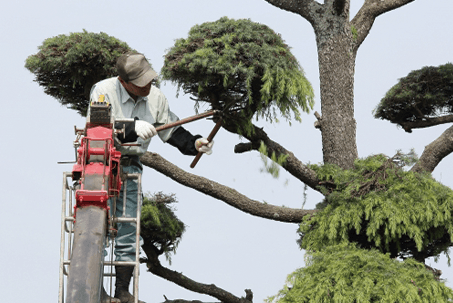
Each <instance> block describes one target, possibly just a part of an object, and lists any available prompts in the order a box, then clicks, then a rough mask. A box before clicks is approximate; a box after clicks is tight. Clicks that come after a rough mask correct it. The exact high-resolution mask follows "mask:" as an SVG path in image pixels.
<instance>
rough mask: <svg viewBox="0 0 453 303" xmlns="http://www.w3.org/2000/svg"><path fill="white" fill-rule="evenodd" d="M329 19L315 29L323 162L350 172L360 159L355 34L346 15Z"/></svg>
mask: <svg viewBox="0 0 453 303" xmlns="http://www.w3.org/2000/svg"><path fill="white" fill-rule="evenodd" d="M327 18H328V19H327ZM327 18H326V19H325V21H323V22H318V25H317V26H316V27H315V33H316V40H317V46H318V61H319V75H320V82H321V110H322V118H321V123H320V126H321V132H322V146H323V157H324V163H332V164H336V165H338V166H340V167H342V168H344V169H349V168H352V167H353V165H354V160H355V159H356V158H357V157H358V153H357V145H356V122H355V119H354V66H355V57H356V52H355V50H354V48H353V46H354V35H353V33H352V31H351V27H350V24H349V22H348V21H347V19H346V18H345V17H344V16H343V15H341V16H334V15H332V16H330V17H327Z"/></svg>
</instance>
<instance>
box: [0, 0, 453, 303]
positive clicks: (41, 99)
mask: <svg viewBox="0 0 453 303" xmlns="http://www.w3.org/2000/svg"><path fill="white" fill-rule="evenodd" d="M351 2H352V4H351V17H352V16H354V14H355V13H356V12H357V11H358V9H359V8H360V5H362V4H363V1H358V0H352V1H351ZM452 10H453V2H452V1H448V0H430V1H428V0H424V1H422V0H418V1H414V2H413V3H411V4H409V5H406V6H405V7H403V8H400V9H397V10H394V11H392V12H390V13H386V14H384V15H382V16H380V17H378V18H377V20H376V21H375V23H374V25H373V28H372V29H371V33H370V35H369V36H368V37H367V38H366V40H365V41H364V43H363V44H362V46H361V47H360V49H359V51H358V55H357V61H356V74H355V116H356V120H357V146H358V151H359V156H360V157H366V156H368V155H371V154H378V153H384V154H386V155H388V156H392V155H394V154H395V153H396V152H397V150H402V151H403V152H408V151H410V149H412V148H414V149H415V151H416V152H417V153H418V154H419V155H421V153H422V151H423V149H424V147H425V146H426V145H427V144H429V143H430V142H432V141H433V140H434V139H436V138H437V137H438V136H439V135H440V134H441V133H442V132H443V131H444V130H445V129H446V128H447V127H449V125H441V126H436V127H433V128H430V129H422V130H414V131H413V133H412V134H408V133H406V132H404V131H403V130H402V129H399V128H397V127H396V126H395V125H393V124H390V123H389V122H387V121H382V120H376V119H374V118H373V116H372V110H373V109H374V108H375V107H376V105H377V104H378V102H379V101H380V99H381V98H382V97H383V96H384V95H385V93H386V91H387V90H388V89H389V88H390V87H392V86H393V85H394V84H396V83H397V81H398V79H399V78H401V77H404V76H406V75H407V74H408V73H409V72H410V71H412V70H415V69H419V68H421V67H423V66H438V65H441V64H445V63H447V62H451V61H452V57H451V56H452V53H451V50H452V46H453V32H452V30H451V29H452V28H453V19H452V18H451V11H452ZM223 16H227V17H229V18H234V19H239V18H249V19H251V20H252V21H255V22H260V23H263V24H266V25H268V26H269V27H271V28H272V29H273V30H274V31H276V32H277V33H280V34H281V35H282V38H283V39H284V40H285V41H286V43H287V44H288V45H289V46H290V47H292V52H293V54H294V55H295V56H296V58H297V59H298V60H299V62H300V64H301V65H302V67H303V68H304V70H305V73H306V76H307V78H308V79H309V81H310V82H311V83H312V85H313V87H314V90H315V95H316V105H315V108H314V110H316V111H318V112H320V113H321V110H320V108H321V107H320V102H319V73H318V64H317V53H316V43H315V36H314V32H313V29H312V28H311V26H310V24H309V23H308V22H307V21H306V20H305V19H303V18H302V17H300V16H298V15H296V14H293V13H289V12H286V11H283V10H280V9H278V8H276V7H274V6H272V5H270V4H268V3H267V2H265V1H264V0H229V1H225V0H224V1H220V0H216V1H212V0H211V1H208V0H167V1H154V0H148V1H142V0H137V1H135V0H131V1H128V2H120V1H117V0H111V1H105V0H104V1H101V0H89V1H88V0H79V1H70V0H64V1H61V0H60V1H50V0H41V1H30V0H26V1H23V0H18V1H9V2H7V3H4V5H3V7H2V10H1V11H0V39H1V41H2V42H3V44H2V45H3V47H2V48H1V50H0V54H1V58H2V60H1V63H0V67H1V71H2V73H1V74H0V83H1V88H2V91H3V98H2V101H1V104H2V106H3V108H4V110H5V111H4V112H3V114H2V119H0V124H1V131H2V132H1V139H2V140H1V141H2V145H1V146H2V148H1V149H0V156H1V157H0V159H2V160H3V161H2V164H1V167H2V172H3V173H2V174H1V175H0V184H1V189H2V190H1V192H2V193H3V196H2V199H1V202H0V203H1V208H2V211H1V212H0V230H1V231H2V233H1V234H0V241H1V243H2V244H1V245H2V247H3V249H2V250H1V251H0V268H1V271H2V275H1V276H0V285H1V286H0V289H1V290H2V301H3V302H25V301H28V300H30V298H33V301H34V302H46V303H47V302H55V301H56V300H57V297H58V269H59V247H60V222H61V221H60V220H61V218H60V215H61V192H62V189H61V188H62V176H63V172H65V171H70V170H71V168H72V167H71V166H70V165H58V164H57V162H58V161H71V160H73V159H74V149H73V147H72V142H73V140H74V139H75V136H74V125H76V126H77V127H83V126H84V124H85V119H84V118H82V117H80V116H79V115H78V114H77V113H76V112H75V111H71V110H68V109H66V108H65V107H62V106H60V105H59V103H58V102H57V100H55V99H53V98H52V97H50V96H47V95H46V94H44V92H43V89H42V88H41V87H39V86H38V84H37V83H36V82H34V81H33V79H34V76H33V74H31V73H30V72H29V71H28V70H27V69H25V68H24V63H25V60H26V58H27V57H28V56H30V55H32V54H35V53H37V51H38V46H39V45H41V44H42V42H43V41H44V40H45V39H46V38H50V37H53V36H57V35H60V34H66V35H68V34H70V33H71V32H81V31H83V30H84V29H85V30H87V31H89V32H96V33H99V32H105V33H107V34H108V35H110V36H114V37H116V38H118V39H120V40H122V41H124V42H126V43H128V45H129V46H130V47H132V48H134V49H136V50H138V51H140V52H142V53H144V54H145V55H146V57H147V58H149V59H150V62H151V63H152V64H153V67H154V68H155V69H156V71H160V69H161V68H162V65H163V55H164V54H165V51H166V50H167V49H169V48H170V47H171V46H172V45H173V44H174V41H175V39H179V38H185V37H187V34H188V31H189V29H190V28H191V27H192V26H194V25H195V24H201V23H204V22H209V21H216V20H218V19H220V18H221V17H223ZM161 89H162V90H163V92H164V93H165V95H166V96H167V98H168V100H169V102H170V107H171V109H172V111H174V112H175V113H176V114H177V115H178V116H179V117H180V118H184V117H187V116H191V115H193V114H194V113H195V111H194V108H193V106H194V102H193V101H192V100H190V98H189V97H190V96H187V95H183V94H180V95H179V97H177V96H176V95H177V90H176V88H175V87H174V86H173V85H172V84H171V83H164V84H163V85H162V87H161ZM6 109H8V110H7V111H6ZM313 112H314V111H313ZM313 112H312V113H310V114H304V115H303V117H302V120H303V121H302V123H300V124H299V123H297V122H295V123H293V124H292V126H291V127H290V126H289V125H288V124H287V123H286V122H281V123H279V124H268V123H266V122H265V121H258V122H257V125H259V126H261V127H264V129H265V131H266V132H267V133H268V134H269V136H270V137H271V138H272V139H273V140H275V141H277V142H279V143H280V144H282V145H283V146H284V147H285V148H287V149H288V150H290V151H292V152H293V153H294V154H295V155H296V156H297V157H298V158H299V159H300V160H301V161H303V162H304V163H319V162H321V161H322V146H321V134H320V132H319V131H318V130H317V129H315V128H314V127H313V123H314V122H315V120H316V118H315V117H314V115H313ZM213 126H214V124H213V123H212V122H211V121H197V122H193V123H191V124H188V125H186V128H187V129H188V130H190V131H191V132H192V133H194V134H202V135H204V136H207V135H208V134H209V132H210V130H211V129H212V127H213ZM242 140H243V139H241V138H239V137H238V136H235V135H232V134H230V133H227V132H225V131H224V130H220V131H219V133H218V134H217V136H216V138H215V140H214V142H215V144H214V150H213V154H212V155H210V156H204V157H203V158H201V160H200V162H199V163H198V164H197V166H196V167H195V168H194V169H191V168H189V165H190V163H191V162H192V158H191V157H188V156H183V155H181V154H180V153H179V152H178V151H177V150H176V149H174V148H172V147H171V146H170V145H168V144H163V143H162V141H160V140H159V139H154V140H153V142H152V143H151V145H150V147H149V151H152V152H157V153H159V154H160V155H162V156H163V157H165V158H166V159H168V160H169V161H171V162H173V163H175V164H176V165H178V166H179V167H181V168H182V169H185V170H187V171H190V172H192V173H195V174H197V175H200V176H203V177H206V178H209V179H211V180H213V181H216V182H218V183H221V184H225V185H228V186H230V187H232V188H234V189H236V190H237V191H239V192H241V193H243V194H245V195H247V196H248V197H249V198H252V199H254V200H258V201H263V202H267V203H271V204H274V205H284V206H287V207H294V208H299V207H301V206H302V205H303V203H304V185H303V184H302V183H300V182H299V181H298V180H295V179H294V178H292V177H291V176H290V175H289V174H287V173H286V172H284V171H283V170H282V171H281V175H280V178H279V179H273V178H272V177H271V176H269V175H267V174H263V173H261V172H260V169H261V168H262V165H263V164H262V162H261V160H260V156H259V154H257V153H256V152H252V153H246V154H239V155H236V154H234V152H233V148H234V145H235V144H237V143H239V142H243V141H242ZM452 165H453V156H449V157H447V158H446V159H444V160H443V161H442V162H441V163H440V164H439V166H438V167H437V168H436V170H435V171H434V173H433V176H434V178H436V179H437V180H439V181H440V182H442V183H443V184H445V185H447V186H449V187H453V170H452V169H451V167H452ZM143 190H144V191H145V192H149V193H154V192H159V191H162V192H164V193H167V194H169V193H174V194H176V197H177V199H178V201H179V203H177V205H176V208H177V211H176V214H177V216H178V217H179V218H180V219H181V220H182V221H183V222H184V223H185V224H187V231H186V233H185V234H184V236H183V239H182V241H181V244H180V246H179V248H178V250H177V253H176V255H174V256H173V259H172V261H173V262H172V264H171V266H170V265H169V264H168V263H167V262H166V261H165V259H163V258H162V259H161V262H162V263H163V264H164V265H165V266H169V268H170V269H172V270H176V271H178V272H182V273H184V274H185V275H186V276H188V277H189V278H191V279H193V280H196V281H198V282H201V283H206V284H215V285H217V286H218V287H221V288H223V289H225V290H227V291H229V292H231V293H233V294H234V295H236V296H239V297H240V296H244V295H245V292H244V289H251V290H252V291H253V293H254V301H255V302H262V301H263V300H264V299H266V298H267V297H268V296H272V295H275V294H277V292H278V291H279V290H280V289H281V288H282V287H283V285H284V283H285V279H286V276H287V275H288V274H290V273H291V272H293V271H294V270H296V269H297V268H300V267H302V266H304V251H301V250H300V249H299V248H298V246H297V244H296V240H297V225H295V224H288V223H280V222H274V221H269V220H265V219H262V218H257V217H253V216H251V215H248V214H245V213H242V212H240V211H239V210H236V209H234V208H232V207H230V206H228V205H226V204H225V203H223V202H222V201H218V200H215V199H213V198H211V197H208V196H205V195H204V194H201V193H198V192H196V191H194V190H192V189H190V188H186V187H184V186H182V185H180V184H177V183H175V182H173V181H172V180H170V179H169V178H167V177H165V176H163V175H161V174H159V173H157V172H155V171H153V170H152V169H150V168H145V171H144V174H143ZM321 199H322V196H321V195H320V194H318V193H316V192H314V191H312V190H309V191H308V192H307V200H306V203H305V206H304V207H305V208H307V209H311V208H314V206H315V204H316V203H318V202H320V200H321ZM428 264H429V265H431V266H433V267H435V268H439V269H441V270H442V272H443V275H442V278H444V279H447V282H446V284H447V285H448V286H449V287H453V269H452V268H451V267H448V265H447V262H446V258H445V257H443V256H442V257H441V258H440V260H439V261H438V263H435V262H434V261H433V260H431V259H430V260H429V261H428ZM140 270H141V275H140V298H141V299H142V300H144V301H146V302H148V303H149V302H163V301H164V297H163V296H164V295H165V296H166V297H167V298H168V299H186V300H195V299H197V300H204V301H211V302H212V301H215V299H214V298H210V297H207V296H204V295H200V294H196V293H192V292H189V291H186V290H184V289H182V288H180V287H179V286H177V285H175V284H173V283H170V282H167V281H165V280H163V279H161V278H159V277H156V276H153V275H152V274H151V273H149V272H147V271H146V267H145V266H144V265H142V266H141V269H140Z"/></svg>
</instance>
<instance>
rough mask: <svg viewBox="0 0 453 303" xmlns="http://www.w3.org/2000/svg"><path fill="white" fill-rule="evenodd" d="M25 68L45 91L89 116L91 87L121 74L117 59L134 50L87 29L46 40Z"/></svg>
mask: <svg viewBox="0 0 453 303" xmlns="http://www.w3.org/2000/svg"><path fill="white" fill-rule="evenodd" d="M38 49H39V52H38V53H37V54H34V55H31V56H29V57H28V58H27V60H26V62H25V67H26V68H27V69H28V70H29V71H30V72H32V73H33V74H34V75H35V81H36V82H38V84H39V85H40V86H42V87H44V92H45V93H46V94H48V95H50V96H52V97H54V98H56V99H57V100H58V101H59V102H60V103H61V104H62V105H64V106H67V107H68V108H69V109H73V110H76V111H77V112H78V113H79V114H80V115H82V116H86V113H87V109H88V100H89V95H90V90H91V87H92V86H93V85H94V84H95V83H96V82H98V81H100V80H102V79H105V78H109V77H113V76H116V75H117V72H116V67H115V65H116V60H117V58H118V57H119V56H121V55H122V54H124V53H126V52H128V51H132V49H131V48H130V47H129V46H128V45H127V44H126V43H124V42H122V41H120V40H118V39H116V38H114V37H111V36H108V35H107V34H105V33H99V34H97V33H89V32H87V31H85V30H84V31H83V32H79V33H71V34H69V35H59V36H56V37H52V38H48V39H46V40H44V42H43V44H42V45H41V46H39V48H38Z"/></svg>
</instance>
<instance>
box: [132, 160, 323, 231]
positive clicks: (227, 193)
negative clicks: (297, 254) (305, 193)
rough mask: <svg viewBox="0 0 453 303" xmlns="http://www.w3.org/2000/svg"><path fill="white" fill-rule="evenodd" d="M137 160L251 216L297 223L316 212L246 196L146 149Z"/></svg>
mask: <svg viewBox="0 0 453 303" xmlns="http://www.w3.org/2000/svg"><path fill="white" fill-rule="evenodd" d="M140 161H141V162H142V163H143V165H146V166H148V167H150V168H153V169H155V170H156V171H158V172H160V173H162V174H164V175H165V176H167V177H169V178H171V179H172V180H174V181H176V182H178V183H180V184H182V185H185V186H187V187H190V188H193V189H195V190H197V191H199V192H202V193H204V194H206V195H208V196H211V197H213V198H216V199H219V200H221V201H224V202H225V203H227V204H228V205H230V206H233V207H234V208H237V209H239V210H241V211H243V212H246V213H248V214H251V215H253V216H258V217H261V218H265V219H271V220H275V221H280V222H287V223H300V222H301V221H302V218H303V217H304V216H305V215H308V214H313V213H315V212H316V210H303V209H295V208H288V207H279V206H274V205H270V204H264V203H261V202H259V201H256V200H252V199H249V198H248V197H246V196H245V195H243V194H240V193H238V192H237V191H236V190H234V189H233V188H230V187H228V186H225V185H222V184H219V183H217V182H214V181H211V180H209V179H206V178H204V177H200V176H197V175H194V174H191V173H188V172H186V171H184V170H182V169H180V168H179V167H177V166H176V165H174V164H173V163H171V162H169V161H167V160H165V159H164V158H163V157H162V156H160V155H159V154H156V153H151V152H147V153H145V154H144V155H143V156H142V157H141V159H140Z"/></svg>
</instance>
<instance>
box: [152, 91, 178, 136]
mask: <svg viewBox="0 0 453 303" xmlns="http://www.w3.org/2000/svg"><path fill="white" fill-rule="evenodd" d="M158 104H159V106H158V110H157V113H156V116H155V119H156V123H155V124H154V126H155V127H158V126H161V125H165V124H168V123H173V122H176V121H178V120H179V118H178V116H177V115H175V114H174V113H173V112H172V111H171V110H170V106H169V104H168V100H167V98H166V97H165V95H164V94H163V93H162V92H161V91H160V90H159V96H158ZM178 127H179V126H175V127H172V128H169V129H166V130H162V131H160V132H158V135H159V137H160V139H161V140H162V141H164V142H167V141H168V139H169V138H170V137H171V135H172V133H173V132H174V131H175V130H176V129H177V128H178Z"/></svg>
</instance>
